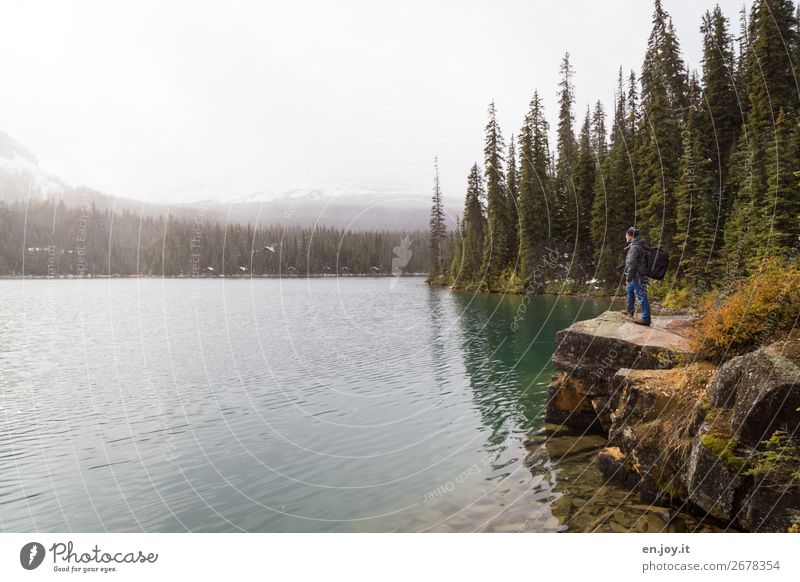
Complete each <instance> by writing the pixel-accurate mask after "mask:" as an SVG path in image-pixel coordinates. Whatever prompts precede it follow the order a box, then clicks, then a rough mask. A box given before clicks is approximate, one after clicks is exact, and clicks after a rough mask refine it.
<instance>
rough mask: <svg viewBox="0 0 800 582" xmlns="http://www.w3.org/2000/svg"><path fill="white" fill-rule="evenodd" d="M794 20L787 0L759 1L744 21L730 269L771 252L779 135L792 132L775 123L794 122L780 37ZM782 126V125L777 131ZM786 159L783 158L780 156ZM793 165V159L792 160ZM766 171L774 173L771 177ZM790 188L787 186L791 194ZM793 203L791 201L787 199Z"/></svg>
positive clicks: (787, 56)
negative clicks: (743, 118) (742, 114)
mask: <svg viewBox="0 0 800 582" xmlns="http://www.w3.org/2000/svg"><path fill="white" fill-rule="evenodd" d="M796 34H797V20H796V17H795V10H794V6H793V4H792V3H791V2H789V1H788V0H759V1H758V2H757V3H756V4H755V5H754V10H753V12H752V13H751V17H750V21H749V23H748V36H749V40H750V41H751V48H750V52H749V54H748V57H747V59H746V65H747V73H746V74H747V79H746V87H747V94H748V99H749V103H750V108H749V111H748V114H747V122H746V124H745V126H744V128H743V130H742V132H741V133H740V136H739V139H738V142H737V145H736V151H735V153H734V156H733V157H732V159H731V167H732V168H733V169H734V170H735V171H734V172H732V179H731V182H732V186H735V188H736V192H735V195H734V201H733V208H732V210H731V212H730V215H729V216H728V219H727V222H726V225H725V255H726V260H727V267H728V271H729V272H730V273H731V274H733V275H739V274H742V273H744V272H746V270H747V268H748V266H749V265H751V264H753V262H754V261H756V260H757V259H758V258H759V257H762V256H764V255H765V254H766V253H767V252H770V249H769V247H770V246H772V245H771V242H770V241H771V234H772V228H773V222H772V221H773V218H774V212H775V209H776V208H777V207H776V199H775V197H774V195H773V196H769V195H768V190H770V191H771V192H772V193H773V194H774V193H778V192H782V189H781V186H780V184H781V183H783V184H784V185H785V184H787V182H786V181H785V179H784V176H782V175H781V174H782V171H781V164H782V162H781V151H780V148H779V147H778V146H776V144H777V143H778V142H779V138H780V140H784V139H785V140H786V141H787V142H788V143H791V141H792V139H791V137H790V136H791V134H792V133H793V132H792V131H790V130H789V129H788V127H789V126H786V127H787V129H786V130H785V135H779V132H778V129H779V126H780V124H778V123H777V120H778V119H779V114H780V112H782V113H783V119H781V123H788V124H790V125H791V126H792V127H794V126H795V125H796V124H797V100H798V96H797V90H796V86H795V81H794V77H793V74H794V71H793V67H792V61H791V50H787V46H786V45H785V44H784V39H792V38H795V36H796ZM783 131H784V130H783V129H781V132H783ZM784 160H785V161H788V160H786V158H784ZM795 163H796V164H797V160H795ZM770 173H774V174H775V175H774V176H773V177H772V178H771V177H770ZM791 192H792V190H791V189H790V190H788V191H785V193H786V194H787V195H791ZM788 202H789V206H790V207H791V205H792V201H791V200H789V201H788Z"/></svg>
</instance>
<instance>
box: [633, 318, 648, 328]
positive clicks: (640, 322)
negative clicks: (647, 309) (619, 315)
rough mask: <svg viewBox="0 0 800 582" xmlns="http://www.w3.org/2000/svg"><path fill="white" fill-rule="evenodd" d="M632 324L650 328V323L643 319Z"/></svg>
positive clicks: (635, 320)
mask: <svg viewBox="0 0 800 582" xmlns="http://www.w3.org/2000/svg"><path fill="white" fill-rule="evenodd" d="M633 323H635V324H636V325H646V326H647V327H650V321H645V320H644V319H634V320H633Z"/></svg>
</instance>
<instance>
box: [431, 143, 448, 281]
mask: <svg viewBox="0 0 800 582" xmlns="http://www.w3.org/2000/svg"><path fill="white" fill-rule="evenodd" d="M433 165H434V176H433V201H432V204H431V220H430V236H431V238H430V247H431V272H430V277H429V278H430V279H431V280H433V279H435V278H437V277H438V276H439V275H441V274H443V273H444V253H445V243H446V241H447V226H446V224H445V219H444V206H443V203H442V189H441V187H440V186H439V158H438V157H436V158H434V161H433Z"/></svg>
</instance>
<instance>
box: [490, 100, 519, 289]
mask: <svg viewBox="0 0 800 582" xmlns="http://www.w3.org/2000/svg"><path fill="white" fill-rule="evenodd" d="M504 150H505V142H504V141H503V134H502V133H501V131H500V126H499V125H498V123H497V112H496V109H495V106H494V101H492V102H491V103H490V104H489V120H488V121H487V123H486V134H485V141H484V148H483V154H484V158H485V168H484V173H485V176H486V201H487V212H488V219H489V220H488V225H489V232H488V241H487V242H488V243H489V244H488V245H487V247H486V255H485V259H484V260H485V266H486V273H487V278H488V283H489V286H490V287H491V286H493V285H495V284H496V283H497V282H498V280H499V278H500V275H501V273H502V272H503V270H504V269H505V268H506V266H508V265H509V263H510V262H511V256H512V254H513V251H512V250H511V248H510V246H509V242H510V236H509V230H510V225H509V222H508V221H509V217H510V212H509V209H508V206H507V194H506V185H505V175H504V168H503V164H504V161H505V160H504V159H503V157H504V155H505V154H504Z"/></svg>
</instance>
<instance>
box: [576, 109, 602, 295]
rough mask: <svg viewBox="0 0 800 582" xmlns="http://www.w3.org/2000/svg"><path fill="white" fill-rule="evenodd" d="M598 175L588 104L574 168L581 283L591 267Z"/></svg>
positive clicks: (578, 259)
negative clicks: (595, 190) (593, 219)
mask: <svg viewBox="0 0 800 582" xmlns="http://www.w3.org/2000/svg"><path fill="white" fill-rule="evenodd" d="M596 179H597V161H596V158H595V152H594V148H593V147H592V124H591V117H590V113H589V108H588V107H587V108H586V116H585V117H584V120H583V125H582V126H581V133H580V138H579V139H578V160H577V164H576V171H575V198H576V200H577V203H578V208H577V225H576V232H577V240H576V245H575V248H576V253H575V256H574V260H573V265H574V267H575V268H574V269H572V270H573V272H574V273H575V274H576V277H577V279H578V281H579V282H580V283H584V282H585V281H586V280H587V279H588V278H589V277H590V276H591V274H592V273H593V271H594V245H593V244H592V229H591V225H592V206H593V204H594V186H595V180H596Z"/></svg>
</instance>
